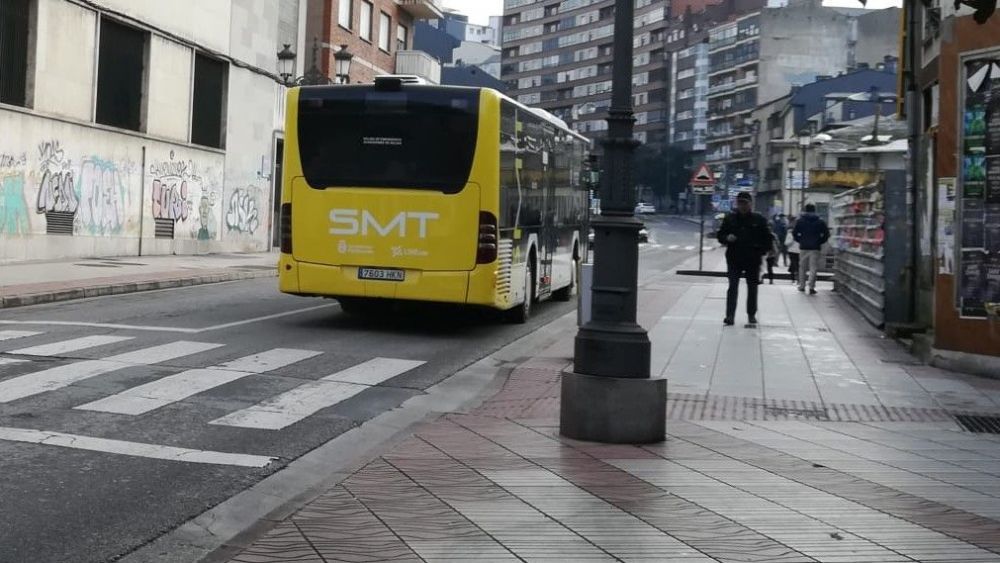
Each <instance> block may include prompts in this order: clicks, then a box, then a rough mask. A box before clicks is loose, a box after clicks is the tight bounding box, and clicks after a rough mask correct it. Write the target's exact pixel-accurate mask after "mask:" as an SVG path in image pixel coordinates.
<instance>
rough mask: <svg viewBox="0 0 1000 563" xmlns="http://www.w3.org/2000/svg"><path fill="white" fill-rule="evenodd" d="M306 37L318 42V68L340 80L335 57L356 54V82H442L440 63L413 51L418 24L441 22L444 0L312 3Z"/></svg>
mask: <svg viewBox="0 0 1000 563" xmlns="http://www.w3.org/2000/svg"><path fill="white" fill-rule="evenodd" d="M306 1H308V4H309V8H308V24H307V26H306V35H307V37H309V38H310V40H312V39H313V38H318V43H319V47H320V48H319V54H318V55H317V59H318V61H317V67H318V68H319V70H320V72H322V73H323V74H324V75H326V76H328V77H335V76H336V72H335V68H336V67H335V62H334V54H335V53H336V52H337V51H339V50H340V49H341V46H342V45H346V46H347V50H348V52H350V53H351V54H352V55H354V58H353V59H352V62H351V71H350V82H352V83H371V82H373V81H374V80H375V77H376V76H378V75H382V74H414V75H417V76H421V77H423V78H425V79H428V80H429V81H430V82H433V83H438V82H440V63H438V61H436V60H435V59H434V58H433V57H431V56H430V55H428V54H426V53H423V52H420V51H413V50H412V45H413V33H414V22H416V21H418V20H426V19H432V18H440V17H441V16H442V11H441V7H440V4H439V2H438V0H405V1H399V0H306Z"/></svg>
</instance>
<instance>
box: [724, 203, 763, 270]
mask: <svg viewBox="0 0 1000 563" xmlns="http://www.w3.org/2000/svg"><path fill="white" fill-rule="evenodd" d="M718 235H719V242H721V243H722V244H724V245H725V246H726V261H727V262H736V263H741V264H753V263H757V264H760V259H761V257H762V256H764V254H767V251H768V250H770V248H771V237H772V235H771V229H770V227H768V226H767V219H765V218H764V216H763V215H761V214H760V213H753V212H751V213H747V214H741V213H739V212H736V211H734V212H732V213H729V214H728V215H726V218H725V219H723V220H722V226H720V227H719V233H718ZM729 235H736V240H735V241H734V242H727V241H726V238H727V237H728V236H729Z"/></svg>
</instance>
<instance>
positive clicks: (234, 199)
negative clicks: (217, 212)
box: [226, 188, 261, 235]
mask: <svg viewBox="0 0 1000 563" xmlns="http://www.w3.org/2000/svg"><path fill="white" fill-rule="evenodd" d="M256 191H257V190H255V189H253V188H247V189H242V188H240V189H237V190H236V191H234V192H233V193H232V195H230V196H229V205H228V206H227V207H226V229H227V230H228V231H230V232H236V233H243V234H248V235H252V234H254V233H255V232H256V231H257V229H258V227H260V218H261V214H260V208H259V207H258V204H257V196H256V194H255V192H256Z"/></svg>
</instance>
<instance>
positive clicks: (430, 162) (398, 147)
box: [298, 86, 479, 193]
mask: <svg viewBox="0 0 1000 563" xmlns="http://www.w3.org/2000/svg"><path fill="white" fill-rule="evenodd" d="M478 118H479V91H478V90H474V89H460V88H420V87H410V88H403V90H401V91H381V90H376V89H375V88H374V87H371V86H357V87H339V88H336V87H335V88H304V89H303V90H302V92H301V93H300V96H299V122H298V128H299V153H300V157H301V160H302V171H303V174H304V175H305V179H306V182H307V183H308V184H309V185H310V186H311V187H313V188H317V189H324V188H328V187H371V188H414V189H428V190H438V191H442V192H445V193H457V192H460V191H462V189H463V188H464V187H465V184H466V183H467V182H468V180H469V173H470V171H471V169H472V159H473V156H474V155H475V151H476V135H477V132H478Z"/></svg>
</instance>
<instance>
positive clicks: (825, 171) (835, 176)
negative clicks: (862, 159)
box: [809, 168, 882, 188]
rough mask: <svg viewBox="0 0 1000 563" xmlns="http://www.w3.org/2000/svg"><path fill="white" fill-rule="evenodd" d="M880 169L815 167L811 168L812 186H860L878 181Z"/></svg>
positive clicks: (880, 175) (880, 173)
mask: <svg viewBox="0 0 1000 563" xmlns="http://www.w3.org/2000/svg"><path fill="white" fill-rule="evenodd" d="M881 177H882V172H881V171H880V170H860V169H859V170H836V169H832V168H813V169H811V170H809V178H810V180H811V181H810V187H819V186H821V187H830V188H844V187H848V188H860V187H862V186H867V185H869V184H873V183H875V182H878V181H879V179H880V178H881Z"/></svg>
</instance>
